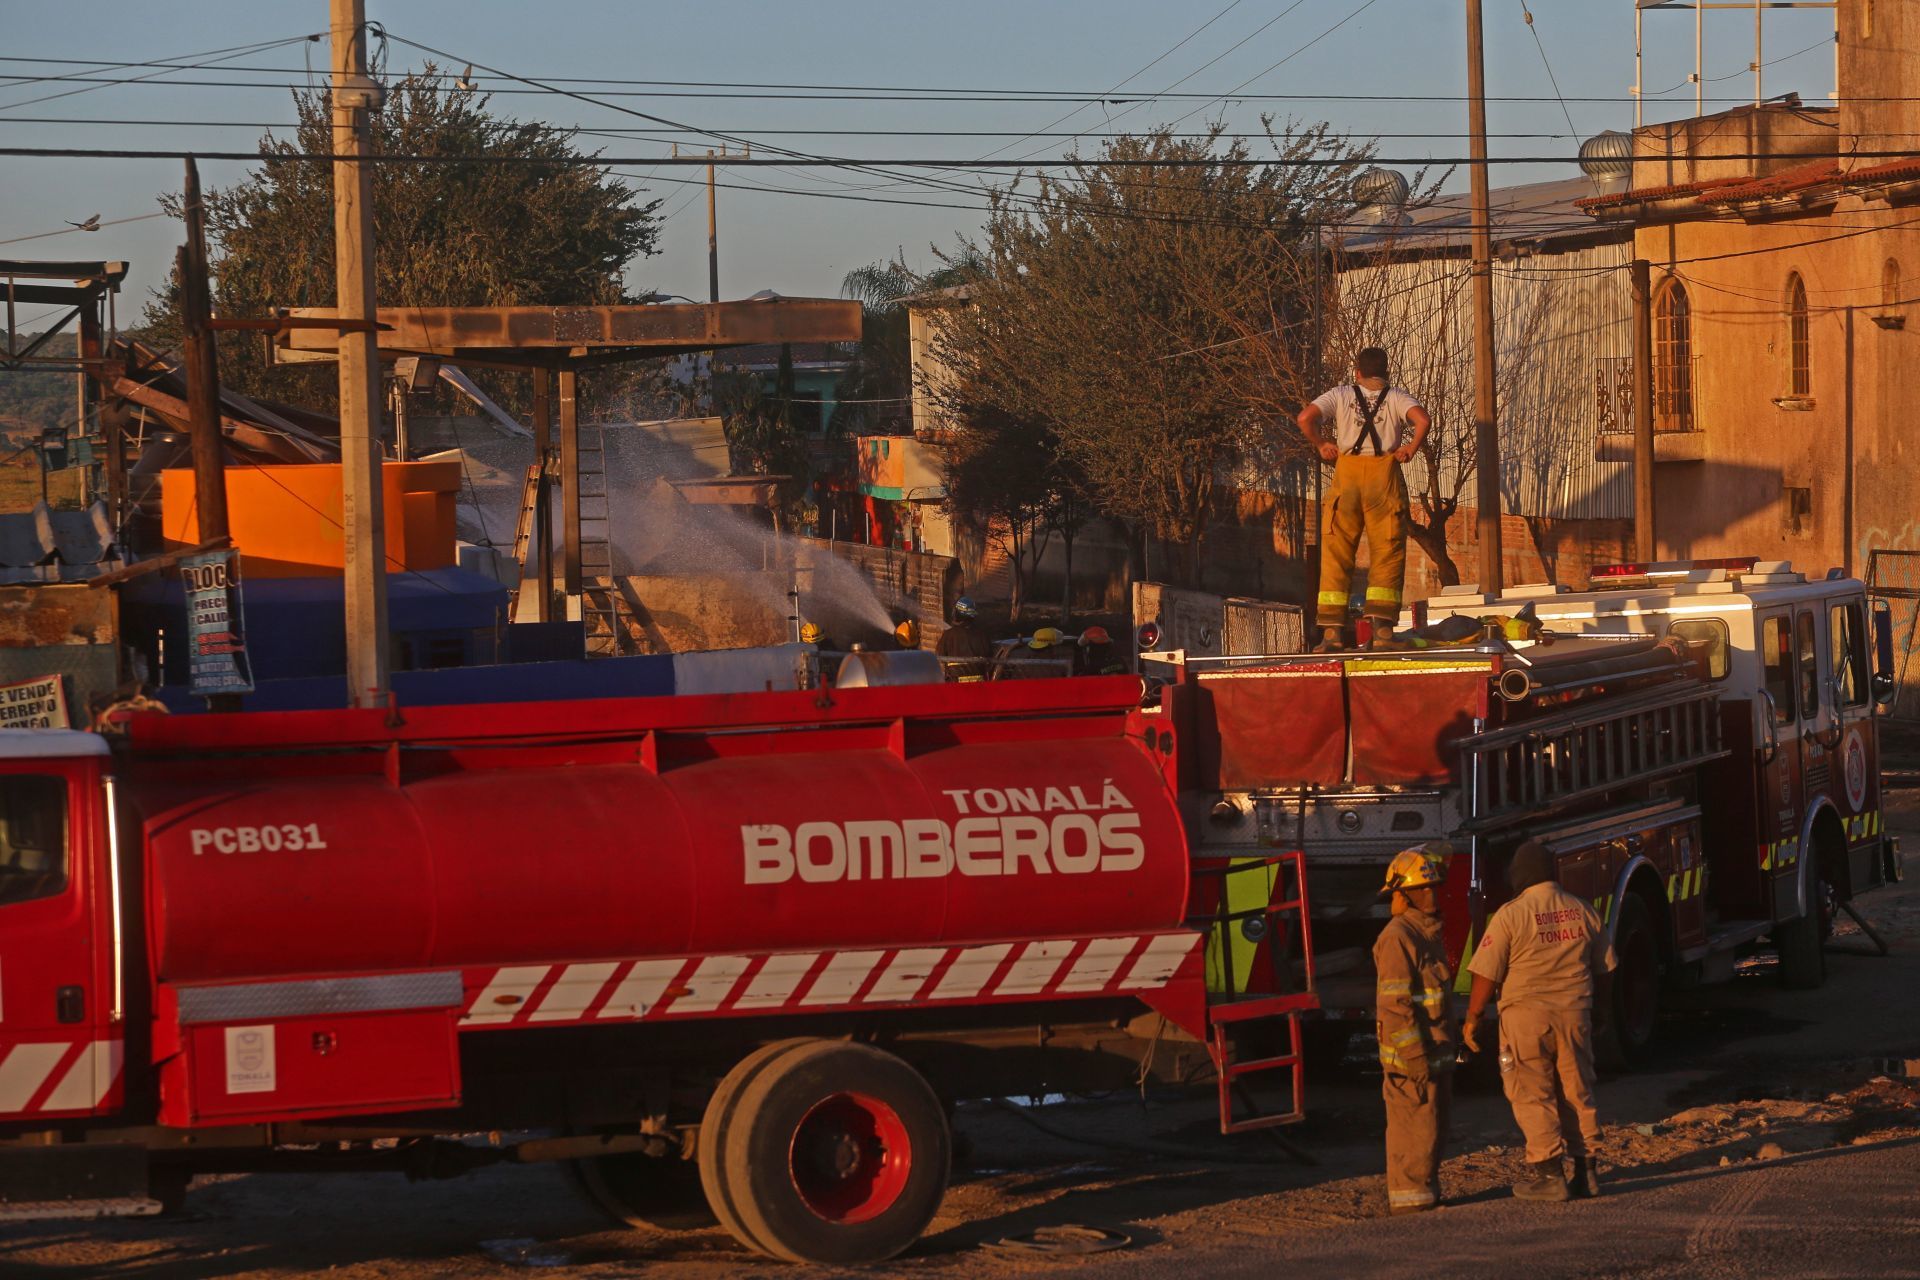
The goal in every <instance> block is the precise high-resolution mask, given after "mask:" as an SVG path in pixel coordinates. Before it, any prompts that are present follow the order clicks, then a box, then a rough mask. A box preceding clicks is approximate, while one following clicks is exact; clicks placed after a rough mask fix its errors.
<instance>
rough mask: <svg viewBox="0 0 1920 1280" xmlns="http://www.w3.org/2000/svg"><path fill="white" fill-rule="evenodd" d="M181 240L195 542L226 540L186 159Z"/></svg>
mask: <svg viewBox="0 0 1920 1280" xmlns="http://www.w3.org/2000/svg"><path fill="white" fill-rule="evenodd" d="M181 204H182V205H183V206H184V208H183V210H182V212H184V213H185V214H186V220H187V242H186V244H184V245H182V246H181V248H180V255H179V259H178V262H179V268H180V351H181V360H182V363H184V364H185V365H186V374H187V415H188V425H189V427H190V428H191V440H192V445H193V495H194V496H193V500H194V515H195V520H196V522H197V523H198V525H199V530H200V541H201V542H212V541H213V540H214V539H215V538H224V537H226V536H227V532H228V527H227V469H226V457H225V452H226V445H225V442H224V441H223V440H222V439H221V433H220V366H219V360H218V348H216V347H215V345H214V340H213V329H212V327H211V325H210V323H209V322H210V321H211V320H212V319H213V299H212V297H211V291H210V289H209V286H208V283H207V219H206V207H205V206H204V205H203V204H202V203H201V200H200V168H199V166H198V165H196V164H194V162H193V160H192V158H191V157H189V158H188V160H187V179H186V187H185V189H184V190H183V191H182V193H181Z"/></svg>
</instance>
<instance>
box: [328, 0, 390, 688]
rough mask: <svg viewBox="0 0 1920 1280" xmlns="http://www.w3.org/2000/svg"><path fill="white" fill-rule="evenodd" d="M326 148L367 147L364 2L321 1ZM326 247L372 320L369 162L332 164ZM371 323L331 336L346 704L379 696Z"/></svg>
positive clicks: (381, 628) (345, 316) (381, 594)
mask: <svg viewBox="0 0 1920 1280" xmlns="http://www.w3.org/2000/svg"><path fill="white" fill-rule="evenodd" d="M331 4H332V15H331V16H332V46H333V151H334V154H335V155H347V156H364V155H367V154H369V151H370V143H371V137H370V129H369V125H368V121H367V115H368V112H369V111H371V110H372V109H373V108H375V107H377V106H379V103H380V89H379V86H378V85H376V84H374V82H373V81H372V80H371V79H369V78H368V76H367V33H366V5H365V0H331ZM333 245H334V248H333V252H334V272H335V280H336V281H337V287H338V291H339V297H338V307H339V314H340V318H341V319H342V320H361V321H367V322H371V321H372V320H373V319H374V301H373V170H372V168H371V167H370V166H368V165H366V164H363V163H361V162H360V161H358V160H345V161H341V160H336V161H334V163H333ZM378 343H379V339H378V337H377V336H376V335H375V333H374V332H373V330H372V328H371V325H370V323H369V327H368V328H367V329H366V330H364V331H360V332H352V333H342V334H341V335H340V495H341V512H340V514H341V523H342V526H343V528H342V530H341V532H342V533H343V535H344V536H345V540H346V559H345V570H344V579H345V589H346V613H347V703H348V705H349V706H355V707H372V706H381V705H383V704H385V702H386V700H387V561H386V556H387V522H386V518H385V514H384V512H383V511H382V509H381V489H380V486H381V479H380V461H381V459H380V431H379V427H380V411H379V405H380V351H379V345H378Z"/></svg>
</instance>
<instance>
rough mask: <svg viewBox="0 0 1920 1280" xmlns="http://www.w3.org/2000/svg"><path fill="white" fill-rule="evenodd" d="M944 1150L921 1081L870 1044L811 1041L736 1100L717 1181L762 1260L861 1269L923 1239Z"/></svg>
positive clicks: (943, 1178) (938, 1118) (940, 1120)
mask: <svg viewBox="0 0 1920 1280" xmlns="http://www.w3.org/2000/svg"><path fill="white" fill-rule="evenodd" d="M952 1146H953V1144H952V1136H951V1134H950V1132H949V1131H948V1128H947V1118H946V1113H945V1111H944V1110H943V1109H942V1108H941V1105H940V1100H939V1098H937V1097H936V1096H935V1095H934V1092H933V1090H932V1088H931V1087H929V1086H928V1084H927V1082H926V1080H925V1079H923V1078H922V1077H921V1075H920V1073H919V1072H917V1071H915V1070H914V1069H913V1068H912V1067H910V1066H908V1065H907V1064H906V1063H905V1062H902V1061H901V1060H900V1059H899V1058H896V1057H894V1056H893V1055H892V1054H890V1053H882V1052H881V1051H880V1050H878V1049H875V1048H872V1047H871V1046H868V1045H862V1044H848V1043H844V1042H840V1041H820V1042H816V1043H813V1044H808V1045H803V1046H801V1047H799V1048H796V1049H793V1050H790V1051H789V1052H787V1053H785V1054H783V1055H781V1056H779V1057H778V1058H775V1059H774V1060H772V1061H771V1062H769V1063H768V1064H767V1065H766V1066H765V1068H764V1069H763V1070H761V1071H760V1072H759V1074H758V1075H757V1077H756V1078H755V1079H754V1080H753V1081H752V1082H751V1083H750V1084H748V1085H747V1087H746V1088H745V1089H743V1090H742V1091H741V1093H740V1094H739V1096H738V1097H737V1098H736V1099H735V1101H734V1104H733V1114H732V1116H731V1118H730V1119H729V1121H728V1124H727V1131H726V1148H725V1161H724V1165H725V1169H724V1173H725V1178H726V1182H727V1185H728V1188H729V1190H730V1203H731V1204H732V1206H733V1208H734V1210H735V1212H737V1213H738V1215H739V1218H740V1221H741V1224H742V1225H743V1226H744V1227H745V1228H746V1235H745V1238H746V1239H748V1240H749V1241H751V1242H752V1243H754V1244H755V1246H756V1247H757V1248H759V1249H760V1250H761V1251H762V1252H763V1253H766V1254H768V1255H770V1256H772V1257H775V1258H781V1259H784V1260H786V1261H788V1262H808V1263H824V1264H828V1265H836V1266H861V1265H864V1264H868V1263H875V1262H882V1261H885V1260H886V1259H888V1258H891V1257H893V1256H894V1255H895V1254H897V1253H899V1252H901V1251H902V1250H904V1249H906V1248H907V1247H909V1246H910V1245H912V1244H913V1243H914V1241H916V1240H918V1239H919V1238H920V1235H921V1233H922V1232H923V1231H925V1230H926V1227H927V1223H929V1222H930V1221H932V1220H933V1215H934V1213H935V1211H936V1210H938V1209H939V1207H940V1199H941V1197H942V1196H943V1195H945V1194H946V1189H947V1177H948V1174H949V1171H950V1168H951V1164H952Z"/></svg>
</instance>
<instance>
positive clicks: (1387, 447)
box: [1313, 384, 1425, 455]
mask: <svg viewBox="0 0 1920 1280" xmlns="http://www.w3.org/2000/svg"><path fill="white" fill-rule="evenodd" d="M1362 390H1364V391H1365V392H1366V394H1367V403H1368V404H1372V403H1373V402H1374V401H1375V400H1377V399H1379V397H1380V393H1379V392H1378V391H1375V390H1373V389H1372V388H1370V387H1368V388H1362ZM1386 396H1387V402H1386V403H1385V404H1384V405H1382V406H1381V407H1380V409H1379V411H1378V412H1376V413H1375V414H1374V415H1373V429H1374V432H1375V433H1376V434H1378V435H1379V437H1380V448H1379V450H1378V452H1380V453H1392V452H1393V451H1394V450H1395V449H1398V448H1399V447H1400V445H1401V442H1402V441H1404V440H1405V439H1406V438H1407V433H1406V426H1407V414H1408V412H1409V411H1411V410H1414V409H1421V408H1424V407H1425V406H1424V405H1422V404H1421V403H1420V402H1419V401H1418V400H1415V399H1414V398H1413V397H1412V396H1411V395H1409V394H1408V393H1406V392H1405V391H1402V390H1401V389H1400V388H1399V387H1391V386H1390V387H1388V388H1387V390H1386ZM1313 404H1314V407H1315V408H1317V409H1318V410H1320V416H1321V418H1322V419H1323V420H1324V421H1327V422H1330V423H1332V424H1333V439H1334V443H1335V444H1337V445H1339V446H1340V452H1342V453H1351V452H1352V451H1353V447H1354V445H1356V444H1359V445H1360V452H1361V454H1362V455H1368V454H1372V453H1374V452H1376V451H1375V450H1374V448H1373V441H1372V440H1368V441H1367V442H1366V443H1365V444H1360V440H1361V435H1362V432H1361V425H1362V424H1363V423H1364V422H1365V421H1366V418H1365V417H1364V416H1363V415H1362V414H1361V412H1360V404H1359V402H1358V401H1356V400H1355V399H1354V396H1353V387H1352V385H1351V384H1348V385H1346V386H1340V387H1335V388H1334V389H1333V390H1331V391H1329V392H1327V393H1326V394H1325V395H1323V396H1321V397H1320V398H1319V399H1318V400H1315V401H1314V402H1313Z"/></svg>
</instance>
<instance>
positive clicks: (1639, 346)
mask: <svg viewBox="0 0 1920 1280" xmlns="http://www.w3.org/2000/svg"><path fill="white" fill-rule="evenodd" d="M1628 280H1629V282H1630V288H1631V290H1632V293H1633V558H1634V559H1635V560H1638V561H1640V562H1641V563H1642V564H1646V563H1647V562H1649V561H1651V560H1653V559H1655V558H1656V556H1657V554H1658V552H1657V547H1656V545H1655V543H1654V537H1653V270H1652V268H1651V267H1649V266H1648V264H1647V260H1646V259H1645V258H1635V259H1634V260H1633V265H1632V267H1631V269H1630V271H1629V273H1628Z"/></svg>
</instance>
